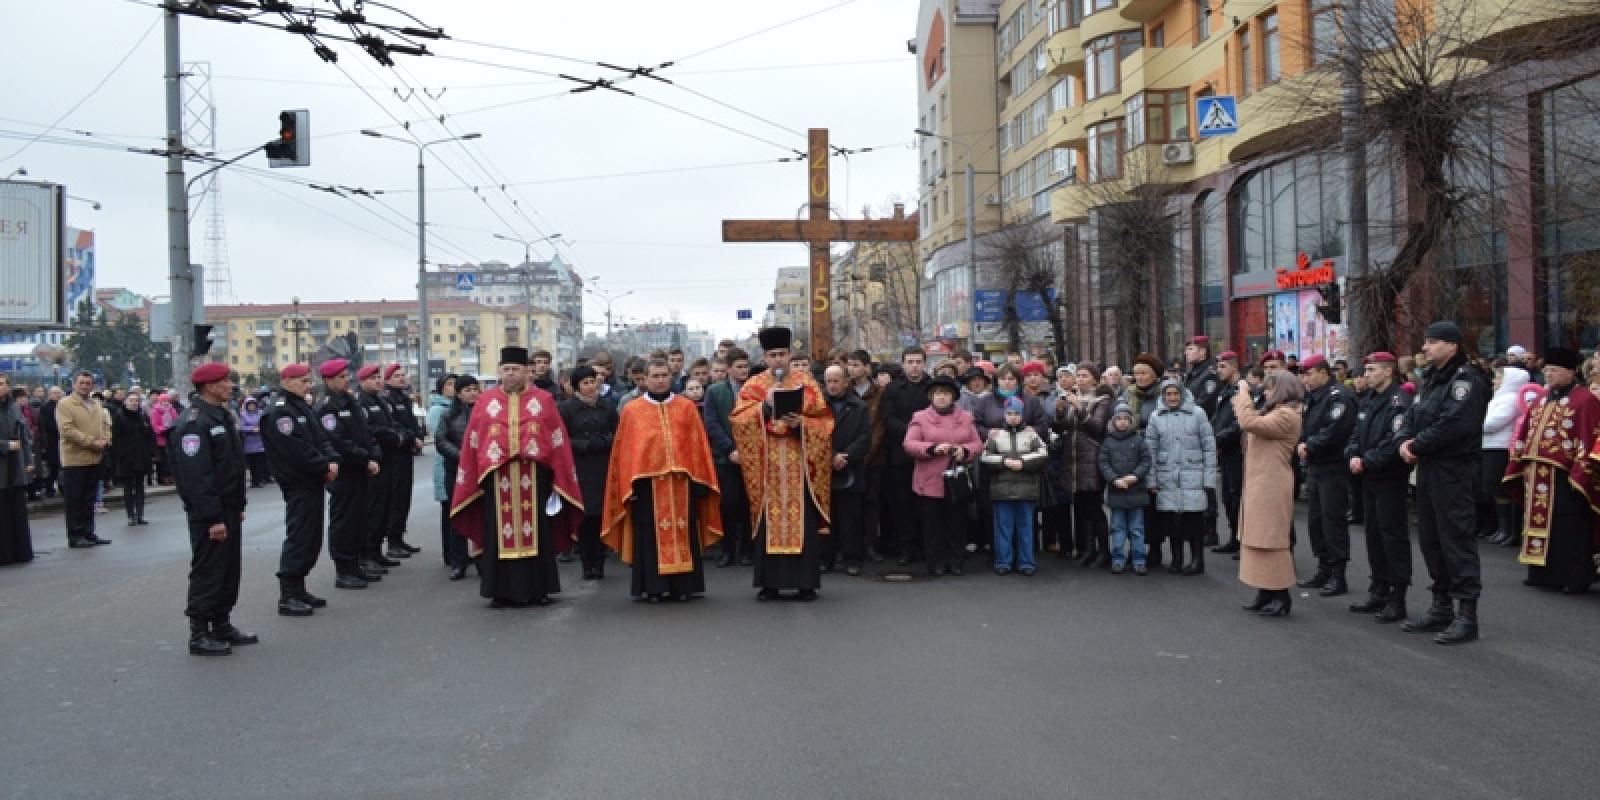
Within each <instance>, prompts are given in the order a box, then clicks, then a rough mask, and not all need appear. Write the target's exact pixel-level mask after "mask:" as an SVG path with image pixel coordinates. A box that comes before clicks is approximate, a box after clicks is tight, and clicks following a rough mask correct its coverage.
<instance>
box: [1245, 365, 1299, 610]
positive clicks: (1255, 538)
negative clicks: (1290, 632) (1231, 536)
mask: <svg viewBox="0 0 1600 800" xmlns="http://www.w3.org/2000/svg"><path fill="white" fill-rule="evenodd" d="M1305 395H1306V389H1305V385H1304V384H1302V383H1301V382H1300V378H1299V377H1297V376H1295V375H1294V374H1292V373H1289V372H1273V373H1269V374H1268V375H1267V382H1266V401H1265V402H1264V403H1263V404H1262V409H1261V411H1259V412H1258V411H1256V408H1255V405H1254V404H1253V403H1251V401H1250V387H1249V386H1248V385H1246V384H1245V383H1244V382H1243V381H1240V382H1239V392H1238V394H1236V395H1234V397H1233V411H1234V414H1235V415H1237V416H1238V418H1239V427H1240V428H1241V429H1243V431H1244V433H1245V444H1244V497H1243V499H1242V500H1241V501H1240V503H1239V545H1240V549H1239V580H1240V581H1241V582H1242V583H1244V584H1245V585H1246V586H1254V587H1256V589H1257V590H1258V591H1257V592H1256V599H1255V602H1253V603H1251V604H1249V605H1247V606H1245V607H1244V610H1246V611H1254V612H1259V613H1260V614H1261V615H1262V616H1268V617H1287V616H1289V608H1290V606H1291V605H1292V604H1293V601H1292V600H1290V597H1289V588H1290V587H1292V586H1294V557H1293V555H1292V554H1291V553H1290V549H1289V548H1290V544H1291V542H1290V533H1289V531H1290V528H1291V526H1292V525H1293V524H1294V466H1293V462H1292V461H1291V459H1293V458H1294V449H1295V445H1296V444H1298V443H1299V441H1300V417H1301V411H1302V408H1301V404H1302V401H1303V400H1304V398H1305Z"/></svg>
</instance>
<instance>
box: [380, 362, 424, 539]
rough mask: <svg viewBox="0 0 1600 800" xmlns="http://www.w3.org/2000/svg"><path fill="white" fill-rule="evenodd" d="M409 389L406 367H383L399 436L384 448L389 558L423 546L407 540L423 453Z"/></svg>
mask: <svg viewBox="0 0 1600 800" xmlns="http://www.w3.org/2000/svg"><path fill="white" fill-rule="evenodd" d="M409 389H410V380H409V376H407V375H406V370H405V367H402V366H400V365H399V364H390V365H389V366H387V367H384V368H383V392H382V396H383V399H384V400H386V401H388V403H389V417H390V422H391V423H393V426H394V429H395V435H396V436H397V437H398V439H399V441H398V442H397V444H396V446H395V447H394V448H392V449H391V448H389V447H387V446H385V447H384V449H383V456H384V462H383V463H384V466H385V467H387V469H385V470H384V472H387V473H388V474H389V478H388V481H387V483H388V484H389V491H388V496H389V499H388V509H387V511H386V512H385V513H386V515H387V517H388V519H387V521H386V522H385V524H384V533H385V535H386V536H388V538H389V553H388V555H389V557H390V558H410V557H411V554H413V553H420V552H422V548H420V547H415V546H412V545H410V544H407V543H406V520H407V519H409V518H410V517H411V486H412V478H413V475H414V474H415V472H414V469H415V465H416V461H415V459H416V456H417V454H418V453H420V452H422V423H420V422H418V421H417V414H416V412H414V411H412V410H411V395H410V394H409Z"/></svg>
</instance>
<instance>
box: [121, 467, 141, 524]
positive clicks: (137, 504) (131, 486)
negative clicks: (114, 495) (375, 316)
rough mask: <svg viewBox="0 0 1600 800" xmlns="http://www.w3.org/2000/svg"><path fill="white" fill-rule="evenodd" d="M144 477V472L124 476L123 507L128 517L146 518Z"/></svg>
mask: <svg viewBox="0 0 1600 800" xmlns="http://www.w3.org/2000/svg"><path fill="white" fill-rule="evenodd" d="M144 478H145V476H144V475H143V474H139V475H131V474H124V475H123V476H122V508H123V509H124V510H126V511H127V512H128V519H144Z"/></svg>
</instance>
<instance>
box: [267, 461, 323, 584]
mask: <svg viewBox="0 0 1600 800" xmlns="http://www.w3.org/2000/svg"><path fill="white" fill-rule="evenodd" d="M278 488H279V490H281V491H282V492H283V527H284V537H283V553H282V555H280V556H279V557H278V577H280V578H304V577H305V576H307V575H310V574H311V568H312V567H314V566H316V565H317V556H319V555H321V554H322V519H323V513H322V487H321V486H303V487H302V486H296V487H290V486H286V485H284V484H282V483H279V484H278Z"/></svg>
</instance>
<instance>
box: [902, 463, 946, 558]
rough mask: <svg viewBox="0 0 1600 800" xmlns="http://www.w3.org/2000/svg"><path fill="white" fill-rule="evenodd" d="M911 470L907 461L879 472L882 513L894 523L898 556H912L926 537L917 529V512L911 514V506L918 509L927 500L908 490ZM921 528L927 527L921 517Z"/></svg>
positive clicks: (924, 533)
mask: <svg viewBox="0 0 1600 800" xmlns="http://www.w3.org/2000/svg"><path fill="white" fill-rule="evenodd" d="M913 469H914V468H913V466H912V465H911V464H890V465H889V466H888V467H885V468H884V474H883V482H884V492H885V493H886V494H885V497H884V500H885V502H886V505H885V506H884V511H885V512H887V513H885V514H884V519H886V520H888V521H890V522H891V523H892V524H893V525H894V540H895V542H896V543H898V544H899V545H900V555H902V556H915V555H916V554H917V552H918V551H920V550H922V545H923V542H924V541H926V540H927V534H926V531H925V530H918V525H917V515H916V514H913V513H911V510H912V509H914V508H918V507H919V506H921V505H922V502H923V501H924V500H926V499H928V498H922V497H918V496H917V494H916V493H915V492H913V491H911V473H912V470H913ZM939 503H940V506H941V507H943V503H944V501H943V500H940V501H939ZM945 513H948V514H949V515H951V516H953V517H960V516H961V515H960V513H958V512H955V511H948V512H945ZM921 527H922V528H926V527H927V521H926V519H924V520H923V525H922V526H921ZM961 533H962V535H965V533H966V532H965V531H962V532H961ZM933 563H937V562H933Z"/></svg>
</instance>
